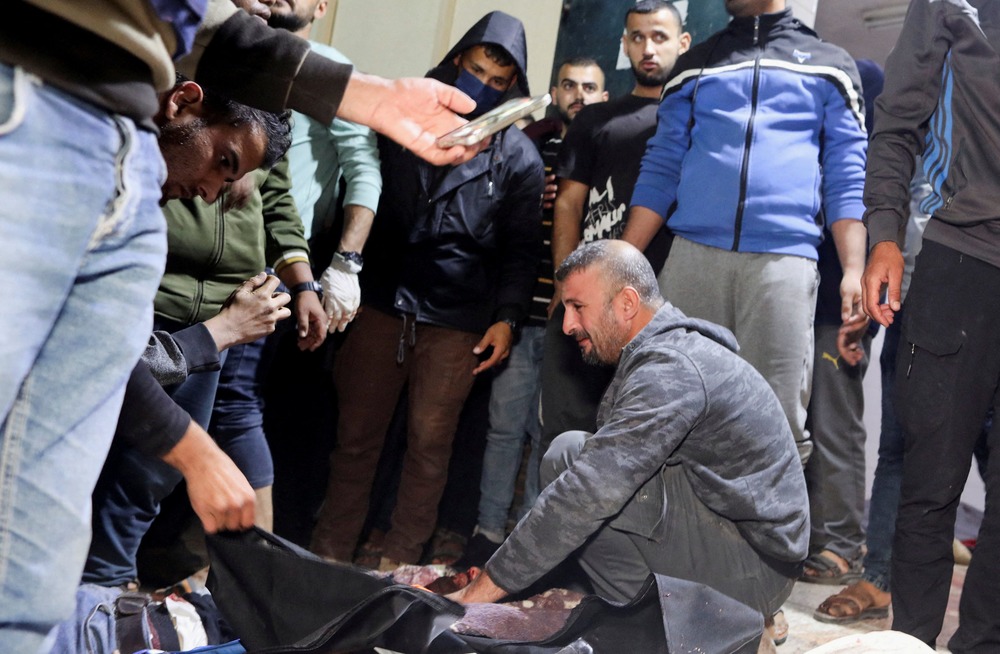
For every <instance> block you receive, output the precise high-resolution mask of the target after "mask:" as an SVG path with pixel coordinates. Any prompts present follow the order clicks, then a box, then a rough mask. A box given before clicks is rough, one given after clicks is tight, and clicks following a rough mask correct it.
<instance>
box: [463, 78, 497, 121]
mask: <svg viewBox="0 0 1000 654" xmlns="http://www.w3.org/2000/svg"><path fill="white" fill-rule="evenodd" d="M455 88H456V89H458V90H459V91H461V92H462V93H464V94H466V95H467V96H469V97H470V98H472V99H473V100H475V101H476V108H475V109H474V110H472V112H471V113H470V114H469V115H468V117H469V118H475V117H477V116H481V115H483V114H484V113H486V112H487V111H489V110H490V109H492V108H493V107H495V106H497V103H498V102H500V98H501V97H503V91H498V90H497V89H495V88H493V87H491V86H487V85H485V84H483V83H482V82H480V81H479V78H478V77H476V76H475V75H473V74H472V73H470V72H469V71H467V70H465V69H464V68H459V71H458V78H457V79H456V80H455Z"/></svg>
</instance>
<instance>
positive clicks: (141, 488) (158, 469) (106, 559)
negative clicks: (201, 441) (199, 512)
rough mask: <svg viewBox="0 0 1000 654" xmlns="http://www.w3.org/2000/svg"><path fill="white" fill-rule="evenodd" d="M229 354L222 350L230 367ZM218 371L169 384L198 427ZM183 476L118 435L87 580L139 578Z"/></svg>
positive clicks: (99, 493) (164, 325)
mask: <svg viewBox="0 0 1000 654" xmlns="http://www.w3.org/2000/svg"><path fill="white" fill-rule="evenodd" d="M154 326H155V327H156V328H157V329H165V330H167V331H175V330H177V329H180V328H182V327H185V326H186V325H180V324H177V323H172V322H164V321H163V320H162V319H159V318H157V320H156V322H155V325H154ZM227 355H228V351H227V352H221V353H220V354H219V362H220V363H221V364H222V365H225V361H226V357H227ZM218 384H219V372H218V371H213V372H202V373H198V374H195V375H191V376H189V377H188V378H187V379H185V380H184V381H183V382H181V383H180V384H176V385H174V386H170V387H167V392H168V393H169V394H170V397H171V398H172V399H173V400H174V402H176V403H177V404H179V405H180V406H181V407H182V408H183V409H184V410H185V411H187V412H188V413H189V414H190V415H191V418H192V419H193V420H194V421H195V422H197V423H198V424H199V425H201V426H202V427H204V428H205V429H207V428H208V424H209V420H210V418H211V416H212V403H213V401H214V400H215V392H216V387H217V386H218ZM182 479H183V476H182V475H181V473H180V472H179V471H178V470H177V469H176V468H174V467H173V466H171V465H169V464H167V463H165V462H164V461H163V460H161V459H160V458H158V457H155V456H150V455H148V454H144V453H142V452H140V451H138V450H136V449H135V448H133V447H130V446H129V445H127V444H125V443H123V442H121V441H120V439H119V438H116V439H115V441H114V444H113V445H112V447H111V452H110V453H109V454H108V459H107V461H106V462H105V464H104V469H103V470H102V471H101V475H100V477H99V478H98V480H97V485H96V487H95V488H94V493H93V513H94V517H93V531H92V538H91V542H90V551H89V552H88V553H87V561H86V564H85V565H84V568H83V581H84V582H85V583H90V584H98V585H101V586H118V585H121V584H124V583H127V582H130V581H134V580H135V579H136V577H137V576H138V574H139V573H138V570H137V569H136V555H137V554H138V552H139V545H140V544H141V543H142V538H143V536H145V535H146V532H147V531H149V527H150V525H151V524H152V523H153V520H154V519H155V518H156V516H157V515H159V513H160V504H162V503H163V500H164V499H166V497H167V496H168V495H170V493H171V492H173V490H174V488H176V487H177V484H179V483H180V482H181V480H182Z"/></svg>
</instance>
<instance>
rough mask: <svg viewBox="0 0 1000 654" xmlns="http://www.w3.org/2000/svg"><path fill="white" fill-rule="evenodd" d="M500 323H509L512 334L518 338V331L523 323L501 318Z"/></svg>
mask: <svg viewBox="0 0 1000 654" xmlns="http://www.w3.org/2000/svg"><path fill="white" fill-rule="evenodd" d="M500 322H505V323H507V325H509V326H510V331H511V333H512V334H514V335H515V336H517V330H518V329H520V327H521V323H519V322H518V321H516V320H514V319H513V318H501V319H500Z"/></svg>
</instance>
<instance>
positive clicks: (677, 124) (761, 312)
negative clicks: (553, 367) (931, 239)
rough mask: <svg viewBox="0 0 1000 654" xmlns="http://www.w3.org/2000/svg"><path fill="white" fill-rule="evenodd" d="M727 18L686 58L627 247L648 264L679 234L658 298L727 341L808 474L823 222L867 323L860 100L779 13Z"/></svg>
mask: <svg viewBox="0 0 1000 654" xmlns="http://www.w3.org/2000/svg"><path fill="white" fill-rule="evenodd" d="M726 9H727V11H728V12H729V13H730V14H731V15H732V16H733V20H732V22H731V23H730V24H729V25H728V26H727V27H726V28H725V29H723V30H722V31H720V32H718V33H716V34H714V35H712V36H710V37H709V38H708V39H707V40H706V41H704V42H703V43H701V44H699V45H698V46H696V47H694V48H692V49H691V50H690V51H688V52H687V53H686V54H685V55H683V56H682V57H681V58H680V59H679V60H678V61H677V66H676V67H675V68H674V72H673V77H672V78H671V79H670V80H669V81H668V82H667V85H666V87H665V88H664V92H663V100H662V102H661V104H660V109H659V113H658V117H657V121H658V123H657V131H656V134H655V135H654V136H653V138H652V139H650V141H649V143H648V145H647V149H646V154H645V156H644V157H643V160H642V167H641V171H640V174H639V180H638V182H637V183H636V186H635V190H634V192H633V194H632V202H631V209H630V214H629V220H628V225H627V227H626V229H625V233H624V235H623V236H622V238H624V239H625V240H626V241H629V242H631V243H632V244H633V245H636V246H637V247H639V248H640V249H641V248H643V247H645V245H646V243H647V242H648V239H649V238H651V237H652V235H653V234H654V233H655V232H656V230H657V229H659V228H660V226H661V225H662V224H663V222H664V221H665V220H666V221H669V222H668V224H669V226H670V228H671V230H672V231H673V232H674V234H675V235H676V236H677V238H676V239H675V241H674V245H673V248H672V249H671V252H670V256H669V257H668V259H667V263H666V265H665V266H664V269H663V272H662V273H661V274H660V277H659V281H660V288H661V290H662V292H663V293H664V295H665V296H666V297H667V298H668V299H669V300H670V302H672V303H673V304H674V305H676V306H677V307H678V308H680V309H681V310H682V311H684V313H686V314H687V315H690V316H693V317H698V318H703V319H706V320H710V321H712V322H716V323H719V324H721V325H724V326H726V327H728V328H729V329H730V330H732V331H733V333H734V334H735V335H736V338H737V341H738V342H739V344H740V354H741V355H742V356H743V358H744V359H746V360H747V361H749V362H750V363H751V364H753V366H754V367H755V368H757V370H758V371H760V373H761V374H762V375H763V376H764V378H765V379H767V380H768V382H769V383H770V384H771V387H772V388H773V389H774V391H775V393H776V394H777V395H778V398H779V400H780V401H781V405H782V408H783V409H784V411H785V415H786V416H787V417H788V422H789V424H790V425H791V428H792V433H793V434H794V436H795V440H796V443H797V445H798V449H799V455H800V458H801V459H802V460H803V462H805V460H806V459H807V458H808V456H809V452H810V451H811V449H812V445H811V443H810V442H809V436H808V433H807V432H806V431H805V417H806V408H807V406H808V404H809V394H810V386H811V378H812V359H813V355H812V350H813V332H812V330H813V314H814V311H815V306H816V288H817V284H818V281H819V275H818V273H817V270H816V259H817V255H816V246H817V245H819V243H820V241H821V239H822V233H823V226H824V221H825V223H826V224H827V225H829V227H830V231H831V233H832V234H833V238H834V243H835V244H836V246H837V253H838V255H839V258H840V261H841V264H842V265H843V268H844V277H843V280H842V282H841V285H840V291H841V299H842V302H841V314H842V317H843V318H844V319H847V318H848V317H849V316H851V315H853V314H855V313H859V312H860V306H859V305H860V299H861V282H860V277H861V272H862V269H863V267H864V257H865V230H864V226H863V225H862V224H861V222H860V218H861V214H862V212H863V210H864V207H863V205H862V200H861V195H862V189H863V184H864V169H865V150H866V137H865V131H864V126H863V125H864V114H863V112H862V100H861V90H860V89H861V85H860V81H859V77H858V72H857V68H856V66H855V64H854V61H853V60H852V59H851V57H850V55H848V54H847V53H846V52H845V51H844V50H842V49H841V48H839V47H837V46H834V45H831V44H829V43H824V42H823V41H821V40H820V39H819V38H818V37H817V36H816V34H815V32H813V31H812V30H810V29H809V28H807V27H805V26H804V25H803V24H802V23H800V22H799V21H798V20H796V19H795V18H793V17H792V15H791V11H790V10H788V9H786V8H785V0H726ZM707 271H711V273H710V274H706V272H707Z"/></svg>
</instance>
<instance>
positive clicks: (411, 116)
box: [337, 71, 489, 166]
mask: <svg viewBox="0 0 1000 654" xmlns="http://www.w3.org/2000/svg"><path fill="white" fill-rule="evenodd" d="M475 107H476V103H475V102H473V101H472V100H471V99H470V98H469V96H467V95H465V94H464V93H462V92H461V91H459V90H458V89H456V88H455V87H453V86H449V85H447V84H443V83H441V82H438V81H436V80H432V79H428V78H406V79H399V80H387V79H383V78H381V77H376V76H375V75H366V74H364V73H359V72H357V71H354V72H353V73H352V74H351V79H350V81H348V83H347V88H346V89H345V90H344V98H343V100H342V101H341V104H340V108H339V109H338V111H337V115H338V116H339V117H341V118H344V119H346V120H350V121H353V122H356V123H361V124H362V125H367V126H368V127H371V128H372V129H374V130H375V131H377V132H381V133H382V134H385V135H386V136H388V137H389V138H391V139H392V140H393V141H396V142H397V143H399V144H400V145H402V146H403V147H405V148H406V149H408V150H409V151H411V152H413V153H414V154H416V155H417V156H419V157H422V158H424V159H426V160H427V161H429V162H431V163H432V164H435V165H437V166H442V165H445V164H458V163H462V162H464V161H468V160H469V159H471V158H472V157H474V156H475V155H476V153H478V152H479V151H480V150H482V149H483V148H484V147H486V145H487V143H488V142H489V141H488V140H487V141H483V142H481V143H479V144H477V145H474V146H462V145H456V146H454V147H450V148H447V149H445V148H441V147H438V145H437V139H438V137H439V136H443V135H444V134H447V133H448V132H450V131H452V130H454V129H458V128H459V127H461V126H462V125H464V124H465V123H466V122H467V121H466V120H465V119H464V118H461V117H460V116H459V115H456V114H467V113H469V112H471V111H472V110H473V109H475Z"/></svg>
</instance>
